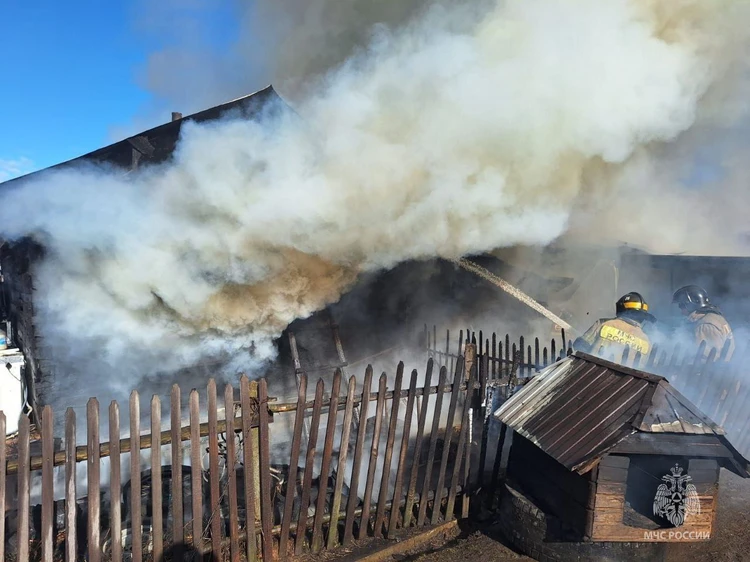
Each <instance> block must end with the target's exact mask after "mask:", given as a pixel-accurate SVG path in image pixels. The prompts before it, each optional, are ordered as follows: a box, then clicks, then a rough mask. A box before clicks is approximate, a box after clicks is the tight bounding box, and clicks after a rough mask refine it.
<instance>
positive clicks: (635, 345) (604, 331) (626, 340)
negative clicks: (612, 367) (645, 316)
mask: <svg viewBox="0 0 750 562" xmlns="http://www.w3.org/2000/svg"><path fill="white" fill-rule="evenodd" d="M573 347H574V348H575V350H576V351H578V350H580V351H583V352H584V353H590V354H592V355H597V356H599V357H602V358H604V359H614V360H615V361H619V360H620V359H621V358H622V354H623V352H624V351H625V349H626V348H629V349H630V351H629V353H630V356H631V357H633V356H634V355H635V353H636V352H638V351H639V352H640V353H641V355H648V354H649V352H650V351H651V340H650V339H649V337H648V335H646V332H644V331H643V328H642V327H641V324H640V323H639V322H636V321H635V320H632V319H630V318H625V317H623V316H619V317H617V318H602V319H601V320H597V321H596V322H594V324H593V326H591V327H590V328H589V329H588V330H587V331H586V333H584V334H583V335H582V336H580V337H579V338H578V339H576V341H575V342H574V343H573Z"/></svg>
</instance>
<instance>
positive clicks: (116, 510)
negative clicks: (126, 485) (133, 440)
mask: <svg viewBox="0 0 750 562" xmlns="http://www.w3.org/2000/svg"><path fill="white" fill-rule="evenodd" d="M109 443H110V451H111V455H110V459H109V484H110V486H109V493H110V498H111V503H110V507H109V509H110V511H109V528H110V531H111V536H112V562H122V541H120V540H118V537H121V536H122V489H121V486H122V473H121V472H122V470H121V469H122V465H121V464H120V460H121V459H120V406H119V404H117V402H116V401H115V400H112V402H110V404H109Z"/></svg>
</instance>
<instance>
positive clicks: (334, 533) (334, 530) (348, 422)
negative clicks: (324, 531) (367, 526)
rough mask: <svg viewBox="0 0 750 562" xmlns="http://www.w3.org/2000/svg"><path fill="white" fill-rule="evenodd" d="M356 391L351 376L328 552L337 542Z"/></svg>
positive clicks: (332, 508) (334, 493) (334, 491)
mask: <svg viewBox="0 0 750 562" xmlns="http://www.w3.org/2000/svg"><path fill="white" fill-rule="evenodd" d="M356 389H357V379H356V377H354V376H351V377H349V388H348V392H347V395H346V408H345V410H344V425H343V426H342V428H341V439H340V440H339V456H338V459H337V460H336V483H335V485H334V490H333V501H332V502H331V520H330V521H329V523H328V540H327V544H326V546H327V548H328V549H329V550H330V549H332V548H334V547H335V546H336V543H337V541H338V528H339V517H340V509H341V494H342V491H343V487H344V479H345V478H346V459H347V456H348V452H349V437H350V433H351V428H352V416H353V414H354V394H355V392H356ZM350 493H351V492H350Z"/></svg>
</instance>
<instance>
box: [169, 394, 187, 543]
mask: <svg viewBox="0 0 750 562" xmlns="http://www.w3.org/2000/svg"><path fill="white" fill-rule="evenodd" d="M169 404H170V407H171V428H170V432H171V437H172V481H171V489H172V540H173V541H174V543H175V544H177V543H182V542H183V541H184V540H185V532H184V525H185V520H184V515H183V513H184V511H183V508H182V442H181V437H180V429H181V427H182V408H181V405H180V387H179V386H178V385H176V384H173V385H172V392H171V394H170V399H169Z"/></svg>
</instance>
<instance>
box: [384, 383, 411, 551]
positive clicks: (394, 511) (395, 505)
mask: <svg viewBox="0 0 750 562" xmlns="http://www.w3.org/2000/svg"><path fill="white" fill-rule="evenodd" d="M417 376H418V375H417V370H416V369H414V370H413V371H412V372H411V380H410V381H409V394H408V396H407V400H406V413H405V414H404V426H403V431H402V438H401V448H400V450H399V455H398V465H397V467H396V482H395V483H394V486H393V497H392V498H391V516H390V521H389V523H388V536H389V537H391V536H393V534H394V533H395V532H396V526H397V524H398V516H399V506H400V505H401V494H402V491H403V485H404V484H403V483H404V473H405V472H406V454H407V452H408V449H409V439H410V437H411V419H412V416H413V415H414V401H415V398H416V394H417Z"/></svg>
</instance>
